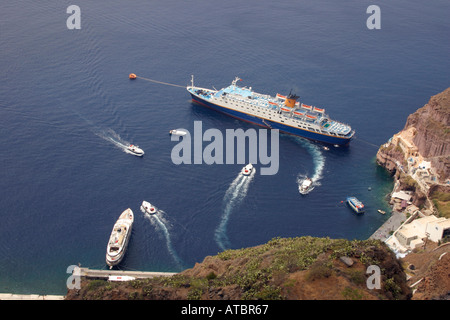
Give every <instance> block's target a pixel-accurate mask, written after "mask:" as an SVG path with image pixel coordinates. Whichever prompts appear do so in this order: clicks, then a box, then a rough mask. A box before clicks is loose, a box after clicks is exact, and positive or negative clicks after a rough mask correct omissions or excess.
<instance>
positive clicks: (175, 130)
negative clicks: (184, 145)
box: [169, 129, 187, 136]
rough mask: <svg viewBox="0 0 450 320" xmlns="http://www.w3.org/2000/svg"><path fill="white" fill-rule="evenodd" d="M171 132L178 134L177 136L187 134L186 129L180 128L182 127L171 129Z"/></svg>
mask: <svg viewBox="0 0 450 320" xmlns="http://www.w3.org/2000/svg"><path fill="white" fill-rule="evenodd" d="M169 133H170V134H174V135H177V136H185V135H186V134H187V132H186V131H184V130H180V129H173V130H170V131H169Z"/></svg>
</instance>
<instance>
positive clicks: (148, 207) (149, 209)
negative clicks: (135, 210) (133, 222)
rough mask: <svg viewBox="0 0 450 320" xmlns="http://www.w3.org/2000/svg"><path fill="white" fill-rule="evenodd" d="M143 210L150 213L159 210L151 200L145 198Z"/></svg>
mask: <svg viewBox="0 0 450 320" xmlns="http://www.w3.org/2000/svg"><path fill="white" fill-rule="evenodd" d="M141 211H142V212H144V213H148V214H155V213H156V211H157V210H156V208H155V206H153V205H151V204H150V202H147V201H145V200H144V201H142V205H141Z"/></svg>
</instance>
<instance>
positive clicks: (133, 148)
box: [127, 144, 145, 157]
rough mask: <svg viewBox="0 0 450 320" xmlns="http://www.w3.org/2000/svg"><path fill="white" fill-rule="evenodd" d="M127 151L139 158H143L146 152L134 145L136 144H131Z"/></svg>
mask: <svg viewBox="0 0 450 320" xmlns="http://www.w3.org/2000/svg"><path fill="white" fill-rule="evenodd" d="M127 151H129V153H131V154H134V155H135V156H138V157H142V156H143V155H144V153H145V152H144V150H142V149H141V148H139V146H137V145H134V144H130V145H129V146H128V147H127Z"/></svg>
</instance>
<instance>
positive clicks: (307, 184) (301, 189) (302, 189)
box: [298, 178, 313, 194]
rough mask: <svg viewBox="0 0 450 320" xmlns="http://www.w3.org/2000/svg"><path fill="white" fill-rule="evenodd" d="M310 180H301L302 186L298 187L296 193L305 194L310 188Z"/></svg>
mask: <svg viewBox="0 0 450 320" xmlns="http://www.w3.org/2000/svg"><path fill="white" fill-rule="evenodd" d="M312 182H313V181H312V180H311V179H310V178H306V179H305V180H303V182H302V184H301V185H300V186H299V187H298V191H299V192H300V193H301V194H307V193H308V192H309V191H310V190H311V187H312Z"/></svg>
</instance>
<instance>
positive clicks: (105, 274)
mask: <svg viewBox="0 0 450 320" xmlns="http://www.w3.org/2000/svg"><path fill="white" fill-rule="evenodd" d="M75 270H76V268H75ZM75 270H74V275H75V272H76V271H75ZM175 274H177V273H175V272H149V271H128V270H96V269H89V268H79V273H78V275H79V276H80V277H83V278H90V279H108V278H109V277H110V276H122V277H123V276H128V277H134V278H136V279H148V278H155V277H170V276H173V275H175Z"/></svg>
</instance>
